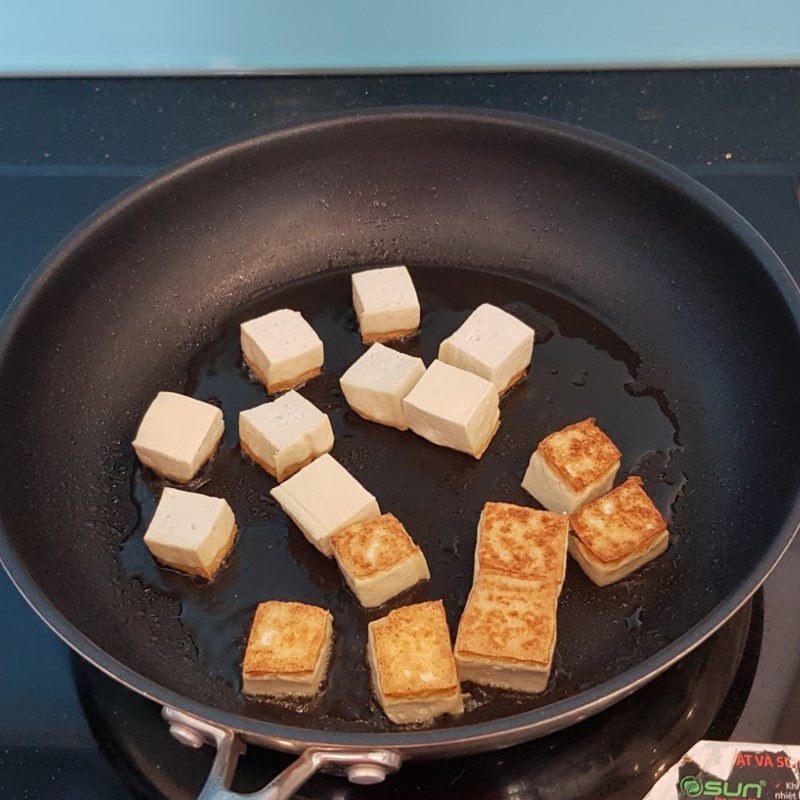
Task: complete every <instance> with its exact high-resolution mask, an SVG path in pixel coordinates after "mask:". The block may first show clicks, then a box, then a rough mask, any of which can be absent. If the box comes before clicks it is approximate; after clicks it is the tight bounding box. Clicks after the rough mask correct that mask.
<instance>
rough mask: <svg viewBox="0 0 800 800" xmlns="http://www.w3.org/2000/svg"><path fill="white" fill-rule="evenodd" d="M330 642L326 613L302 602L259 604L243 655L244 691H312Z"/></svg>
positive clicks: (308, 694)
mask: <svg viewBox="0 0 800 800" xmlns="http://www.w3.org/2000/svg"><path fill="white" fill-rule="evenodd" d="M332 640H333V617H332V616H331V613H330V611H327V610H326V609H324V608H318V607H317V606H310V605H306V604H305V603H291V602H281V601H278V600H269V601H268V602H266V603H261V604H260V605H259V606H258V608H257V609H256V615H255V619H254V620H253V626H252V628H251V629H250V638H249V640H248V642H247V650H246V652H245V656H244V665H243V669H242V677H243V689H244V692H245V694H254V695H255V694H263V695H271V696H274V697H281V696H285V695H295V696H297V697H311V696H313V695H315V694H317V693H318V692H319V689H320V686H321V685H322V681H323V679H324V678H325V673H326V672H327V668H328V660H329V658H330V652H331V642H332Z"/></svg>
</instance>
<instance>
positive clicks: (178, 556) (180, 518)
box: [144, 488, 236, 581]
mask: <svg viewBox="0 0 800 800" xmlns="http://www.w3.org/2000/svg"><path fill="white" fill-rule="evenodd" d="M235 538H236V520H235V518H234V516H233V511H231V507H230V506H229V505H228V504H227V502H226V501H225V500H223V499H222V498H220V497H209V496H208V495H204V494H196V493H195V492H184V491H182V490H181V489H170V488H167V489H164V491H163V492H162V494H161V500H159V502H158V506H157V507H156V513H155V514H154V515H153V519H152V521H151V522H150V525H149V526H148V528H147V533H145V535H144V543H145V544H146V545H147V548H148V550H150V552H151V553H152V554H153V556H154V557H155V558H156V559H157V560H158V561H160V562H161V563H162V564H164V565H166V566H168V567H172V568H173V569H177V570H180V571H181V572H186V573H188V574H189V575H197V576H198V577H200V578H205V579H206V580H209V581H210V580H211V579H212V578H213V577H214V575H216V573H217V571H218V570H219V568H220V565H221V564H222V562H223V561H224V560H225V559H226V558H227V556H228V554H229V553H230V551H231V548H232V547H233V541H234V539H235Z"/></svg>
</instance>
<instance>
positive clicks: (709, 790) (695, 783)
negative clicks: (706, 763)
mask: <svg viewBox="0 0 800 800" xmlns="http://www.w3.org/2000/svg"><path fill="white" fill-rule="evenodd" d="M762 788H763V787H762V785H761V784H760V783H729V782H728V781H716V780H715V781H701V780H700V779H699V778H696V777H695V776H694V775H687V776H686V777H685V778H681V780H680V782H679V783H678V789H679V790H680V793H681V796H682V797H742V798H748V797H749V798H755V800H758V798H760V797H761V791H762Z"/></svg>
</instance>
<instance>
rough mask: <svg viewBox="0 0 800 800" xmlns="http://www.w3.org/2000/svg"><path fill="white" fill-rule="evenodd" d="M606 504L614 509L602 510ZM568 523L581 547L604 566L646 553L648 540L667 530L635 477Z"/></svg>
mask: <svg viewBox="0 0 800 800" xmlns="http://www.w3.org/2000/svg"><path fill="white" fill-rule="evenodd" d="M609 503H611V504H612V505H613V508H612V509H610V510H609V511H606V510H604V506H606V505H607V504H609ZM569 522H570V526H571V527H572V530H573V531H574V533H575V535H576V536H577V537H578V539H579V540H580V542H581V544H582V545H583V546H584V548H585V549H586V550H587V551H589V553H590V554H591V555H592V556H593V557H594V558H596V559H597V560H598V561H602V562H603V563H610V562H613V561H619V560H620V559H621V558H625V557H626V556H629V555H631V554H632V553H635V552H638V551H640V550H646V549H647V546H648V543H649V542H650V540H651V539H652V538H653V537H654V536H658V534H660V533H662V532H663V531H664V530H666V527H667V523H666V521H665V520H664V517H662V516H661V514H660V513H659V511H658V509H657V508H656V507H655V506H654V505H653V502H652V500H650V498H649V497H648V496H647V493H646V492H645V491H644V489H643V488H642V479H641V478H639V477H637V476H633V477H630V478H628V480H626V481H625V483H623V484H620V485H619V486H617V488H616V489H612V490H611V491H610V492H609V493H608V494H605V495H603V496H602V497H599V498H598V499H597V500H594V501H593V502H591V503H587V504H586V505H585V506H583V507H581V508H579V509H578V510H577V511H576V512H575V513H574V514H572V515H571V516H570V518H569Z"/></svg>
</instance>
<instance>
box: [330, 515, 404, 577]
mask: <svg viewBox="0 0 800 800" xmlns="http://www.w3.org/2000/svg"><path fill="white" fill-rule="evenodd" d="M331 545H332V546H333V549H334V550H335V551H336V554H337V555H338V557H339V560H340V561H341V562H342V565H343V566H344V567H345V568H346V569H347V571H348V572H349V573H350V574H351V575H352V576H353V577H354V578H369V577H370V576H371V575H375V574H377V573H379V572H383V571H384V570H387V569H389V568H390V567H393V566H394V565H395V564H397V563H399V562H401V561H405V560H406V559H407V558H411V556H413V555H415V554H416V553H418V552H419V547H417V545H415V544H414V542H413V540H412V539H411V537H410V536H409V535H408V533H407V532H406V529H405V528H404V527H403V524H402V523H401V522H400V520H399V519H397V517H396V516H395V515H394V514H383V515H381V516H380V517H376V518H375V519H370V520H367V521H366V522H356V523H355V524H353V525H350V526H349V527H348V528H345V529H344V530H342V531H339V532H338V533H334V534H333V535H332V536H331ZM370 549H374V551H375V555H374V557H373V558H368V557H367V556H366V555H365V553H366V552H367V551H368V550H370Z"/></svg>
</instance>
